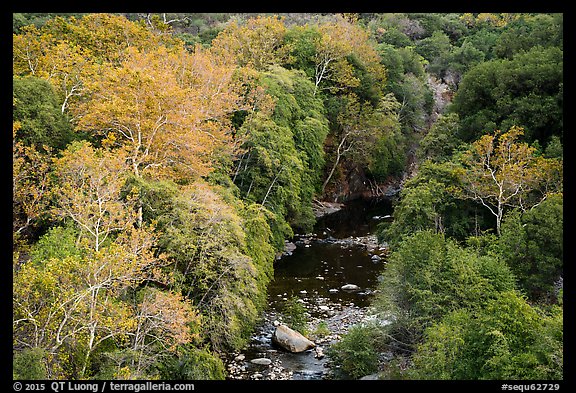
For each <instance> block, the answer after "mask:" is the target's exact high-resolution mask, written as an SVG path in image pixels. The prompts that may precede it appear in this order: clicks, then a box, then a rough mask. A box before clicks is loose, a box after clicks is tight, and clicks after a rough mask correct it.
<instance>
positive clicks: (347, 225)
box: [227, 199, 392, 380]
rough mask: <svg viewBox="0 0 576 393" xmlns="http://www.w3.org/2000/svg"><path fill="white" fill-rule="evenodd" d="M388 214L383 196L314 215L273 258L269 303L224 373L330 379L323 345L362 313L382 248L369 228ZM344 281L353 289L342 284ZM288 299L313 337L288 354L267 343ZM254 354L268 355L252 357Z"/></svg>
mask: <svg viewBox="0 0 576 393" xmlns="http://www.w3.org/2000/svg"><path fill="white" fill-rule="evenodd" d="M390 214H392V205H391V202H390V201H389V200H386V199H384V200H364V199H358V200H354V201H350V202H348V203H346V205H345V207H344V208H343V209H342V210H340V211H337V212H335V213H332V214H329V215H326V216H324V217H321V218H320V219H318V221H317V223H316V225H315V227H314V231H313V233H311V234H301V235H296V236H295V237H294V239H293V244H294V245H295V248H294V249H293V251H292V252H291V253H290V254H289V255H284V256H283V257H282V258H280V259H279V260H278V261H277V262H276V263H275V267H274V280H273V281H272V282H271V283H270V285H269V287H268V307H267V309H266V310H265V311H264V313H263V316H262V321H261V323H259V324H258V326H257V327H256V329H255V332H254V334H253V336H252V339H251V342H250V344H249V345H248V347H247V348H245V349H244V350H243V351H241V352H239V353H234V354H230V359H229V360H228V361H227V371H228V378H229V379H256V380H259V379H263V380H264V379H266V380H270V379H272V380H273V379H306V380H313V379H331V378H332V374H331V371H330V367H329V359H328V357H327V356H325V352H326V349H327V348H328V347H329V346H330V345H331V344H332V343H334V342H336V341H337V340H338V339H339V338H340V335H341V334H342V333H344V332H345V331H346V330H347V328H348V327H349V326H351V325H353V324H355V323H358V322H360V321H362V320H363V319H365V318H366V317H367V315H366V310H367V307H368V306H369V304H370V300H371V297H372V295H373V293H374V291H375V290H376V288H377V285H378V277H379V276H380V274H381V273H382V271H383V269H384V268H385V266H386V251H387V249H386V247H385V246H383V245H379V244H377V241H376V237H375V234H374V233H375V230H376V226H377V225H378V223H380V222H382V220H386V219H388V218H389V217H390ZM346 284H354V285H356V286H357V287H358V288H357V289H356V290H343V289H342V286H344V285H346ZM291 298H296V299H297V301H298V302H300V303H301V304H302V305H303V306H304V307H305V309H306V316H307V319H308V327H309V329H308V330H309V332H310V333H309V335H308V336H309V338H310V339H312V340H313V341H314V342H315V343H316V348H315V349H312V350H308V351H305V352H302V353H296V354H294V353H289V352H286V351H284V350H282V349H280V348H277V347H275V346H274V345H273V344H272V341H271V338H272V334H273V332H274V330H275V326H276V325H277V324H279V323H282V322H283V318H284V315H283V310H284V307H285V305H286V301H287V300H289V299H291ZM319 327H322V329H319ZM254 359H269V360H265V361H263V363H264V364H254V363H253V362H252V360H254ZM266 363H268V364H266Z"/></svg>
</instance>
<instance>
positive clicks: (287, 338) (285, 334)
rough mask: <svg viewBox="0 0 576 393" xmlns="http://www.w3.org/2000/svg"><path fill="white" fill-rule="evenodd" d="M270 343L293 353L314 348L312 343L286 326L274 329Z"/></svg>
mask: <svg viewBox="0 0 576 393" xmlns="http://www.w3.org/2000/svg"><path fill="white" fill-rule="evenodd" d="M272 342H273V343H275V344H276V345H278V346H280V347H282V348H284V349H285V350H287V351H290V352H293V353H298V352H304V351H306V350H307V349H310V348H314V347H315V346H316V344H314V343H313V342H312V341H310V340H308V339H307V338H306V337H304V336H303V335H302V334H300V333H299V332H297V331H296V330H292V329H290V328H289V327H288V326H286V325H278V326H277V327H276V330H274V334H273V335H272Z"/></svg>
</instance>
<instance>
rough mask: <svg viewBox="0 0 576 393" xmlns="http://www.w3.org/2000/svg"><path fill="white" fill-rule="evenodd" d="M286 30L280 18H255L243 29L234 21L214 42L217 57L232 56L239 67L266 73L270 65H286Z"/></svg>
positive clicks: (249, 20)
mask: <svg viewBox="0 0 576 393" xmlns="http://www.w3.org/2000/svg"><path fill="white" fill-rule="evenodd" d="M285 34H286V27H285V26H284V20H283V18H282V17H278V16H266V17H265V16H256V17H254V18H250V19H248V20H247V21H246V23H245V24H243V25H240V24H239V23H238V22H236V21H232V22H231V23H229V24H228V26H226V28H225V29H224V30H223V31H222V32H221V33H220V34H218V36H217V37H216V38H215V39H214V40H213V41H212V44H211V46H212V48H213V51H214V53H215V54H216V55H217V56H218V55H225V56H232V57H233V58H234V59H235V61H236V62H237V64H238V65H239V66H240V67H250V68H254V69H256V70H258V71H264V70H265V69H266V68H267V67H268V66H270V65H280V64H282V63H283V62H284V61H286V57H287V54H288V49H287V47H286V46H285V45H284V36H285Z"/></svg>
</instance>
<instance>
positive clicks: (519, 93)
mask: <svg viewBox="0 0 576 393" xmlns="http://www.w3.org/2000/svg"><path fill="white" fill-rule="evenodd" d="M562 64H563V51H562V49H560V48H558V47H547V48H543V47H534V48H532V49H530V50H529V51H527V52H520V53H518V54H516V55H515V56H514V57H513V58H512V59H510V60H508V59H506V60H503V59H494V60H491V61H486V62H482V63H480V64H478V65H476V66H474V67H472V68H471V69H470V70H469V71H468V72H466V74H464V76H463V78H462V81H461V83H460V85H459V87H458V91H457V92H456V94H455V95H454V99H453V101H452V105H451V109H450V110H451V111H454V112H456V113H458V115H459V117H460V122H461V123H460V138H461V139H462V140H464V141H465V142H473V141H474V140H476V139H478V138H480V137H481V136H482V134H483V133H484V132H486V131H488V132H493V131H494V130H496V129H500V130H504V129H509V128H511V127H512V126H518V127H522V128H523V129H524V132H525V138H526V141H527V142H528V143H531V142H534V140H538V141H539V142H540V143H542V145H543V146H544V147H546V145H547V144H548V141H549V139H550V138H551V136H552V135H556V136H559V137H562V134H563V120H562V119H563V111H562V103H563V68H562Z"/></svg>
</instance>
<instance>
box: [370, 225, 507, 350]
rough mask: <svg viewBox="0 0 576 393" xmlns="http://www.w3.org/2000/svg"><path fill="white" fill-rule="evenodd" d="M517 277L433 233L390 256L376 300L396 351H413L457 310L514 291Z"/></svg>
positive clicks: (497, 263)
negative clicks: (433, 327)
mask: <svg viewBox="0 0 576 393" xmlns="http://www.w3.org/2000/svg"><path fill="white" fill-rule="evenodd" d="M514 287H515V279H514V276H513V275H512V273H511V270H510V269H509V268H508V266H507V265H506V263H505V262H504V261H502V260H501V259H498V258H496V257H494V256H490V255H480V254H479V253H478V252H476V250H473V249H470V248H462V247H461V246H459V245H458V244H457V243H456V242H455V241H454V240H452V239H450V238H447V237H446V236H445V235H444V234H441V233H434V232H433V231H432V230H423V231H417V232H414V233H413V234H412V235H411V236H407V237H406V238H405V239H403V241H402V242H401V243H400V245H399V246H398V247H397V248H396V249H395V250H394V252H393V253H392V255H391V256H390V258H389V262H388V265H387V268H386V270H385V272H384V274H383V277H382V281H381V283H380V287H379V289H380V290H381V291H382V292H381V295H379V296H378V297H377V299H375V300H374V303H373V304H374V305H375V308H376V310H377V312H378V313H381V314H383V315H384V317H385V318H387V319H389V318H391V319H392V321H393V323H392V324H390V326H389V327H388V328H387V331H388V332H389V335H391V336H392V337H393V338H394V339H395V340H398V341H397V343H396V344H394V343H393V345H394V346H395V347H397V348H398V349H400V350H407V349H408V350H410V349H412V346H413V345H415V344H417V343H419V342H421V339H422V334H423V332H424V329H425V328H426V327H428V326H431V325H432V324H434V323H435V322H438V321H440V320H441V319H442V318H443V317H444V316H445V315H446V314H448V313H449V312H452V311H455V310H457V309H476V308H479V307H482V306H483V305H484V304H485V302H486V301H488V300H489V299H493V298H494V297H495V296H497V294H498V293H500V292H502V291H506V290H512V289H514Z"/></svg>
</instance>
